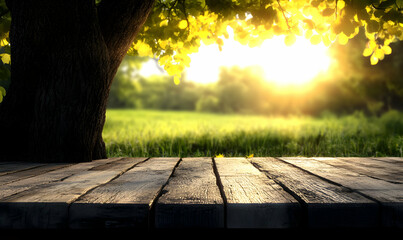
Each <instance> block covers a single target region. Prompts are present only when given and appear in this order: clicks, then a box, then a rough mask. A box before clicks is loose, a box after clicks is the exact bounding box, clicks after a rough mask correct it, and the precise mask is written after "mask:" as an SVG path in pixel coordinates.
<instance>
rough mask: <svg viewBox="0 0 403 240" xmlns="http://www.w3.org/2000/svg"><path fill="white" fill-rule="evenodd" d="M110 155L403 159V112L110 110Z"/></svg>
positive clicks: (107, 131) (107, 133) (107, 138)
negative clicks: (284, 113)
mask: <svg viewBox="0 0 403 240" xmlns="http://www.w3.org/2000/svg"><path fill="white" fill-rule="evenodd" d="M103 137H104V140H105V144H106V147H107V152H108V156H109V157H119V156H131V157H167V156H172V157H200V156H204V157H205V156H207V157H211V156H216V155H218V154H223V155H224V156H226V157H235V156H239V157H245V156H249V155H251V154H253V156H255V157H259V156H272V157H279V156H307V157H311V156H323V157H325V156H333V157H342V156H343V157H371V156H397V157H403V153H402V151H403V113H399V112H395V111H391V112H388V113H386V114H384V115H382V116H380V117H366V116H364V115H363V114H359V113H357V114H353V115H349V116H344V117H335V116H332V115H327V116H323V117H321V118H311V117H301V116H295V117H267V116H251V115H231V114H209V113H198V112H190V111H189V112H185V111H154V110H117V109H113V110H112V109H109V110H108V111H107V120H106V124H105V128H104V132H103Z"/></svg>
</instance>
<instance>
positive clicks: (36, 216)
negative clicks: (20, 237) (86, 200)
mask: <svg viewBox="0 0 403 240" xmlns="http://www.w3.org/2000/svg"><path fill="white" fill-rule="evenodd" d="M140 160H141V159H122V160H120V161H118V163H117V164H113V163H112V164H110V165H109V168H108V169H103V170H97V169H94V170H91V169H89V170H88V171H80V172H78V173H76V174H74V175H71V176H68V177H66V178H64V179H61V180H60V181H56V182H50V183H47V184H41V185H37V186H36V187H33V188H30V189H28V190H26V191H22V192H18V193H16V194H13V195H10V196H8V197H5V198H3V199H1V202H0V227H2V228H67V227H68V208H69V205H70V203H72V202H73V201H75V200H76V199H77V198H78V197H80V196H81V195H83V194H84V193H86V192H87V191H89V190H91V189H93V188H95V187H97V186H99V185H101V184H105V183H107V182H109V181H111V180H112V179H113V178H115V177H117V176H118V175H120V174H122V173H123V172H125V171H127V170H128V169H130V168H131V167H133V166H134V165H135V164H137V163H138V162H139V161H140Z"/></svg>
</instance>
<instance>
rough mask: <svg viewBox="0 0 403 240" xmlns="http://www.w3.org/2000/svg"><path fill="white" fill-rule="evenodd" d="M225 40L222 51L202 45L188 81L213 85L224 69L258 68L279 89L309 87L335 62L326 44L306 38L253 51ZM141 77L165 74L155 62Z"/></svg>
mask: <svg viewBox="0 0 403 240" xmlns="http://www.w3.org/2000/svg"><path fill="white" fill-rule="evenodd" d="M231 30H232V29H231V28H228V32H229V33H230V34H229V35H230V37H229V38H228V39H224V46H223V48H222V51H219V49H218V47H217V45H215V44H212V45H208V46H206V45H204V44H202V45H201V47H200V49H199V51H198V52H197V53H194V54H191V55H190V58H191V62H190V67H189V68H187V69H186V79H187V80H189V81H193V82H197V83H203V84H205V83H213V82H216V81H217V80H218V78H219V73H220V68H221V67H231V66H239V67H242V68H243V67H248V66H258V67H260V68H261V70H262V71H263V74H264V78H265V79H266V80H267V81H269V82H271V83H273V84H275V86H277V87H282V88H284V87H288V88H290V87H297V88H299V87H305V86H308V85H309V83H310V82H311V81H312V80H313V79H314V78H315V77H316V76H317V75H319V74H320V73H326V71H327V70H328V68H329V66H330V65H331V63H332V59H331V58H330V57H329V56H328V48H327V47H326V46H325V45H324V44H322V43H321V44H318V45H312V44H311V43H310V41H309V40H307V39H305V38H304V37H297V40H296V42H295V43H294V44H293V45H292V46H286V45H285V43H284V36H276V37H273V38H272V39H269V40H266V41H264V42H263V44H262V45H261V46H259V47H254V48H250V47H248V46H245V45H242V44H241V43H239V42H237V41H235V40H233V33H232V31H231ZM140 74H141V75H143V76H146V77H147V76H150V75H152V74H161V69H158V68H157V67H156V64H155V61H149V62H147V63H145V64H143V67H142V69H141V70H140Z"/></svg>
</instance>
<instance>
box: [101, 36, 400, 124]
mask: <svg viewBox="0 0 403 240" xmlns="http://www.w3.org/2000/svg"><path fill="white" fill-rule="evenodd" d="M365 44H366V39H365V38H364V37H363V36H360V37H356V38H354V39H352V40H350V42H349V43H348V44H347V45H339V44H334V45H332V46H331V47H330V48H329V49H327V52H326V54H327V56H328V57H329V58H330V59H331V63H330V64H329V66H327V68H326V69H325V70H324V71H320V72H319V71H318V72H317V74H316V75H314V76H312V77H311V78H310V79H308V81H307V80H304V82H302V83H300V84H299V83H298V73H297V75H294V78H295V82H291V83H290V84H289V85H286V86H278V84H276V82H275V81H276V80H274V81H271V79H268V78H267V75H265V73H264V71H265V70H266V69H265V65H264V64H260V65H258V63H259V62H258V61H260V62H265V61H266V59H267V61H269V58H271V59H274V61H276V58H277V59H278V58H279V55H278V54H277V55H274V56H273V55H270V52H260V53H261V56H258V57H255V59H251V58H254V56H245V55H242V54H238V55H237V54H235V55H234V57H235V58H240V59H242V60H245V58H249V60H248V61H249V62H251V63H257V64H256V65H250V66H245V64H243V66H238V65H236V63H237V62H236V61H235V62H234V63H233V64H234V65H232V66H228V62H226V63H225V64H226V65H225V64H224V63H223V65H221V66H218V64H217V63H215V65H211V64H210V65H209V63H211V61H213V62H214V61H215V58H216V57H217V56H216V55H214V54H215V53H211V52H208V53H207V54H210V56H208V55H207V56H204V58H203V59H202V60H201V61H199V59H196V60H193V59H192V61H196V63H194V64H198V65H202V70H201V72H199V73H197V72H196V74H198V76H196V77H194V75H193V77H194V78H195V79H192V76H190V77H189V76H188V75H187V73H186V72H185V73H184V74H183V75H182V79H181V83H180V84H178V85H176V84H174V83H173V80H172V77H170V76H168V75H167V74H165V73H164V70H163V68H162V67H160V66H158V62H157V60H155V59H154V60H153V59H149V58H144V57H143V58H141V57H133V56H127V57H126V58H125V59H124V61H123V63H122V65H121V67H120V69H119V71H118V73H117V75H116V78H115V80H114V82H113V85H112V89H111V92H110V96H109V104H108V107H109V108H110V109H112V108H130V109H154V110H186V111H198V112H213V113H239V114H259V115H270V116H273V115H276V116H278V115H282V116H288V115H309V116H315V117H319V116H322V115H324V114H334V115H336V116H341V115H346V114H352V113H354V112H356V111H360V112H362V113H364V114H365V115H371V116H380V115H382V114H384V113H385V112H388V111H390V110H397V111H401V110H403V75H402V73H403V44H402V43H401V42H397V43H392V44H391V46H392V49H393V53H392V54H391V55H388V56H385V59H384V60H382V61H380V62H379V63H378V64H377V65H371V64H370V62H369V60H368V58H365V57H363V56H362V51H363V49H364V48H365ZM224 46H225V45H224ZM209 47H210V46H209ZM211 47H214V46H211ZM233 51H236V50H233ZM200 52H203V49H201V50H200ZM217 52H218V49H217ZM294 52H295V50H294ZM280 54H281V53H280ZM307 54H309V52H308V53H307ZM262 56H263V57H262ZM209 57H210V59H209ZM256 58H258V59H256ZM291 58H292V57H291ZM256 60H257V61H256ZM203 61H204V62H203ZM224 61H225V60H224ZM303 61H305V63H304V62H303ZM319 61H321V59H319ZM300 63H301V64H305V65H308V66H309V65H311V66H312V65H315V64H318V63H316V62H312V60H311V59H309V58H307V59H305V60H304V59H302V60H300ZM269 64H271V65H273V63H271V62H270V63H269ZM281 64H282V65H281V66H282V67H281V69H280V71H282V72H283V74H284V75H287V72H295V71H298V69H297V70H296V67H295V63H294V65H293V64H287V62H284V63H281ZM296 64H297V65H298V64H299V63H296ZM266 66H268V68H269V67H270V66H269V65H267V64H266ZM303 66H304V65H303ZM190 68H192V66H191V67H190ZM276 68H277V70H278V66H276ZM203 71H204V72H203ZM269 71H270V70H269ZM299 71H301V72H304V69H302V70H299ZM307 71H309V70H307ZM193 74H194V73H193ZM280 74H281V72H280ZM290 77H293V75H290ZM278 81H280V82H281V81H282V79H279V80H278ZM284 81H285V80H284ZM288 81H289V80H288ZM292 83H296V84H294V85H293V84H292Z"/></svg>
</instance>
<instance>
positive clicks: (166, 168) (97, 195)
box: [69, 158, 179, 228]
mask: <svg viewBox="0 0 403 240" xmlns="http://www.w3.org/2000/svg"><path fill="white" fill-rule="evenodd" d="M178 161H179V158H151V159H149V160H147V161H146V162H143V163H141V164H138V165H136V166H135V167H134V168H132V169H130V170H129V171H127V172H125V173H124V174H123V175H121V176H120V177H118V178H116V179H114V180H113V181H111V182H108V183H107V184H105V185H103V186H100V187H98V188H96V189H94V190H93V191H91V192H89V193H87V194H85V195H83V196H81V197H80V198H79V199H78V200H77V201H75V202H74V203H72V204H71V206H70V212H69V216H70V227H71V228H118V227H124V228H129V227H130V228H148V224H149V223H148V222H149V220H150V217H151V216H150V214H149V213H150V207H151V205H152V204H153V203H154V200H155V198H156V197H157V196H158V194H159V193H160V191H161V189H162V187H163V186H164V185H165V184H166V182H167V181H168V178H169V176H170V175H171V174H172V171H173V169H174V167H175V165H176V164H177V162H178Z"/></svg>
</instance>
